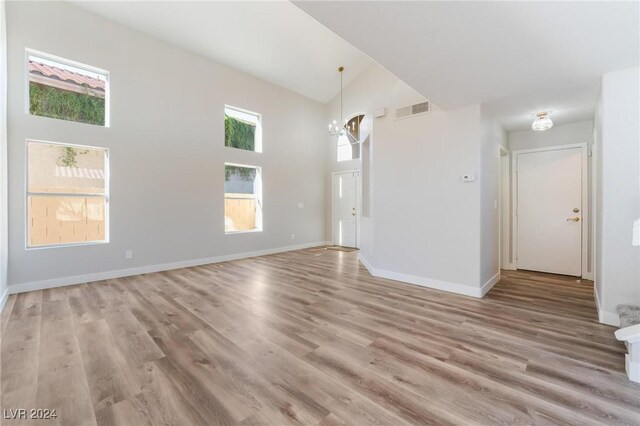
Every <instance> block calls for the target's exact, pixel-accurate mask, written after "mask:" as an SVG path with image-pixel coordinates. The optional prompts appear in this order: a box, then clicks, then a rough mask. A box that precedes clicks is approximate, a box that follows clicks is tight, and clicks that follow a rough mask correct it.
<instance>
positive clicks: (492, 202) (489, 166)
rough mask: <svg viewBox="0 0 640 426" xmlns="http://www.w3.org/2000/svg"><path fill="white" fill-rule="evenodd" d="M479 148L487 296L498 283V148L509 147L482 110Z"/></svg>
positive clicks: (483, 279) (499, 128) (483, 280)
mask: <svg viewBox="0 0 640 426" xmlns="http://www.w3.org/2000/svg"><path fill="white" fill-rule="evenodd" d="M480 144H481V146H480V168H481V170H480V192H481V200H480V283H481V285H482V287H483V292H484V293H486V292H487V291H489V289H491V287H492V286H493V285H494V284H495V283H497V282H498V281H499V280H500V256H501V253H500V248H501V244H500V236H501V232H500V199H501V197H500V181H501V179H500V175H501V171H502V170H501V167H500V166H501V164H500V161H501V160H500V156H501V154H500V147H503V148H505V149H508V145H509V143H508V140H507V133H506V132H505V130H504V129H503V128H502V126H501V125H500V124H499V123H498V122H497V121H496V120H494V119H493V118H491V117H490V116H489V115H488V114H487V113H486V111H485V109H484V108H483V109H482V118H481V128H480ZM504 202H508V201H507V200H505V201H504ZM504 220H508V218H504Z"/></svg>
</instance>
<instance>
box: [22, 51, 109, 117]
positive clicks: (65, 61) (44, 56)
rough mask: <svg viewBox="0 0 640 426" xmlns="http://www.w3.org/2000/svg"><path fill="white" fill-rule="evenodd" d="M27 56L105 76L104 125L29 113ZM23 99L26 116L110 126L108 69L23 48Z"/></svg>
mask: <svg viewBox="0 0 640 426" xmlns="http://www.w3.org/2000/svg"><path fill="white" fill-rule="evenodd" d="M29 56H35V57H37V58H40V59H44V60H46V61H51V62H57V63H59V64H61V65H67V66H70V67H74V68H78V69H80V70H83V71H87V72H89V73H93V74H100V75H102V76H104V77H105V83H104V125H102V126H101V125H99V124H90V123H83V122H81V121H75V120H65V119H62V118H52V117H47V116H43V115H35V114H31V112H29V108H30V106H31V100H30V97H29ZM23 64H24V99H25V102H24V103H25V113H26V114H27V115H28V116H31V117H40V118H47V119H50V120H60V121H66V122H69V123H77V124H85V125H89V126H95V127H104V128H107V129H108V128H109V127H111V83H110V82H111V74H110V73H109V71H107V70H105V69H102V68H99V67H94V66H92V65H87V64H83V63H82V62H77V61H74V60H71V59H67V58H63V57H61V56H56V55H52V54H50V53H46V52H42V51H39V50H35V49H31V48H29V47H27V48H25V50H24V61H23Z"/></svg>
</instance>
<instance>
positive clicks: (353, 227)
mask: <svg viewBox="0 0 640 426" xmlns="http://www.w3.org/2000/svg"><path fill="white" fill-rule="evenodd" d="M358 174H359V172H348V173H339V174H335V175H333V243H334V244H336V245H339V246H344V247H357V241H358V221H357V211H356V202H357V200H356V198H357V196H356V194H357V187H358Z"/></svg>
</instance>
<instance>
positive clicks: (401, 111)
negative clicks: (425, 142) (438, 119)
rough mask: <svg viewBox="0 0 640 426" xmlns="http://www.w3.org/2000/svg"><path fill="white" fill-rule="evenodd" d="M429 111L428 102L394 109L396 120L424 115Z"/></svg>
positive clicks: (429, 104) (429, 105)
mask: <svg viewBox="0 0 640 426" xmlns="http://www.w3.org/2000/svg"><path fill="white" fill-rule="evenodd" d="M430 110H431V103H430V102H429V101H426V102H422V103H419V104H415V105H409V106H406V107H402V108H398V109H396V120H400V119H403V118H409V117H414V116H416V115H421V114H426V113H428V112H429V111H430Z"/></svg>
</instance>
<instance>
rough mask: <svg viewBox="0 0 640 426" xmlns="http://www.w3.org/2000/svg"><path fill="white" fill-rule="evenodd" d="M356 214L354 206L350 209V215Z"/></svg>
mask: <svg viewBox="0 0 640 426" xmlns="http://www.w3.org/2000/svg"><path fill="white" fill-rule="evenodd" d="M355 215H356V208H355V207H354V208H353V209H351V216H355Z"/></svg>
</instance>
